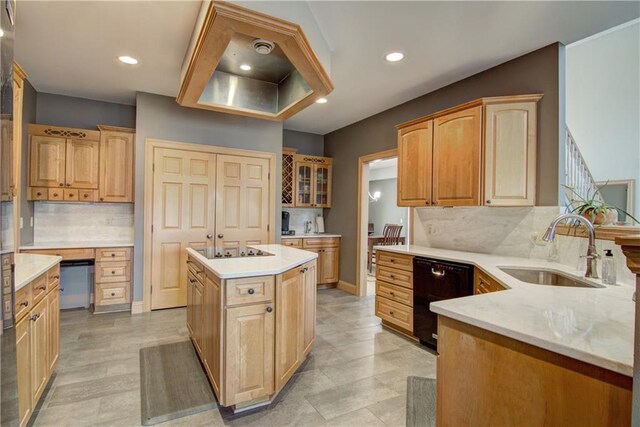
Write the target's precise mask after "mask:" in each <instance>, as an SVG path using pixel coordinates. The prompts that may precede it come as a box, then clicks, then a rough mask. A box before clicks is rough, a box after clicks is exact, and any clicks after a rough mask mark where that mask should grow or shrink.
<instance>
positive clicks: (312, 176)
mask: <svg viewBox="0 0 640 427" xmlns="http://www.w3.org/2000/svg"><path fill="white" fill-rule="evenodd" d="M294 159H295V161H294V164H295V167H294V170H295V181H294V182H295V185H294V190H293V191H294V195H295V197H294V206H295V207H298V208H330V207H331V186H332V176H333V166H332V163H333V161H332V159H331V158H329V157H318V156H304V155H297V154H296V155H294Z"/></svg>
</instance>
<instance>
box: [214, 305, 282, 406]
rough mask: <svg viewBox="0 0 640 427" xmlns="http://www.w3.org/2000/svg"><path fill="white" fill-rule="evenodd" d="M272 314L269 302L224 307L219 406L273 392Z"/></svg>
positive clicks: (260, 396) (233, 403)
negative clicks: (223, 360)
mask: <svg viewBox="0 0 640 427" xmlns="http://www.w3.org/2000/svg"><path fill="white" fill-rule="evenodd" d="M274 317H275V313H274V310H273V304H272V303H264V304H252V305H247V306H242V307H234V308H228V309H227V310H226V330H225V331H226V339H225V345H226V348H225V387H224V399H223V400H222V402H221V403H222V405H223V406H231V405H235V404H237V403H242V402H247V401H250V400H253V399H258V398H262V397H267V396H269V395H271V394H273V392H274V374H273V373H274V361H273V356H274V333H273V332H274V320H275V319H274Z"/></svg>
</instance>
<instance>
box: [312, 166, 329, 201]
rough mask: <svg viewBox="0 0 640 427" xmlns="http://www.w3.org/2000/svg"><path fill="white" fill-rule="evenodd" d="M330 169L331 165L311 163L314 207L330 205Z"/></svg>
mask: <svg viewBox="0 0 640 427" xmlns="http://www.w3.org/2000/svg"><path fill="white" fill-rule="evenodd" d="M331 169H332V166H324V165H313V175H314V180H313V181H314V189H313V199H314V202H313V206H314V207H316V208H330V207H331V176H332V173H331V172H332V171H331Z"/></svg>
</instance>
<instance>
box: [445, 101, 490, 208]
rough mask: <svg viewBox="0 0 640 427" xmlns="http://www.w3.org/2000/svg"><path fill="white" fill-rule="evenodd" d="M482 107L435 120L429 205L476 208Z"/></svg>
mask: <svg viewBox="0 0 640 427" xmlns="http://www.w3.org/2000/svg"><path fill="white" fill-rule="evenodd" d="M481 114H482V107H474V108H469V109H467V110H463V111H458V112H456V113H452V114H449V115H446V116H442V117H438V118H437V119H435V123H434V130H433V204H435V205H438V206H478V205H480V162H481V159H480V150H481V137H482V134H481V131H482V121H481Z"/></svg>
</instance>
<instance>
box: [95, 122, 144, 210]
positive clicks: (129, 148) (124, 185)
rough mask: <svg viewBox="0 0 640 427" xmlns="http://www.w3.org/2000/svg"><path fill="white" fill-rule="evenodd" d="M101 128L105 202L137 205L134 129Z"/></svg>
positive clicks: (102, 181)
mask: <svg viewBox="0 0 640 427" xmlns="http://www.w3.org/2000/svg"><path fill="white" fill-rule="evenodd" d="M98 128H99V129H100V189H99V200H100V201H101V202H124V203H127V202H133V169H134V165H133V156H134V146H135V133H134V131H133V129H131V130H126V129H119V128H111V127H106V126H98Z"/></svg>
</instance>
